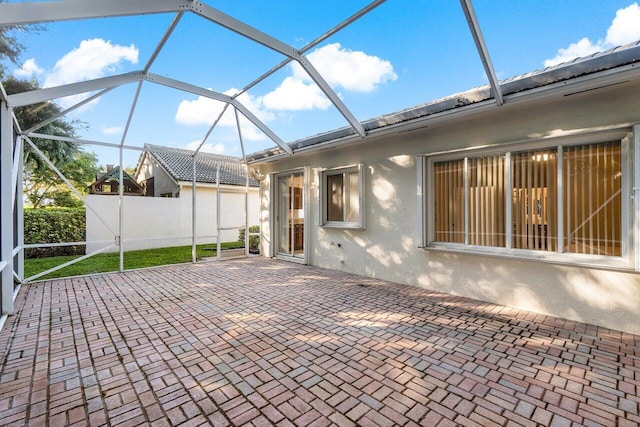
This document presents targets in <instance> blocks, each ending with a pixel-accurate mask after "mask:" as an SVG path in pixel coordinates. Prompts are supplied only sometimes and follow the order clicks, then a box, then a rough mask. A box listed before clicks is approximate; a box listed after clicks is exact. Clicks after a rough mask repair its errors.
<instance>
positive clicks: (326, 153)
mask: <svg viewBox="0 0 640 427" xmlns="http://www.w3.org/2000/svg"><path fill="white" fill-rule="evenodd" d="M500 87H501V89H502V92H503V94H504V104H502V105H500V104H499V103H498V102H496V100H495V99H494V97H493V94H492V91H491V89H490V88H489V87H488V86H485V87H480V88H476V89H473V90H470V91H468V92H464V93H460V94H457V95H453V96H450V97H447V98H444V99H441V100H437V101H434V102H430V103H428V104H424V105H421V106H418V107H415V108H411V109H407V110H405V111H401V112H398V113H394V114H390V115H388V116H383V117H380V118H377V119H374V120H370V121H367V122H364V123H363V126H364V128H365V130H366V131H367V134H368V137H367V138H366V139H362V138H360V137H359V136H358V135H357V134H356V133H355V132H354V131H353V130H352V129H351V128H344V129H339V130H336V131H333V132H329V133H326V134H322V135H317V136H313V137H310V138H308V139H303V140H300V141H297V142H295V143H291V144H290V146H291V148H292V149H293V150H294V155H293V156H289V155H287V154H286V153H284V151H283V150H281V149H279V148H275V149H272V150H267V151H263V152H260V153H256V154H253V155H251V156H249V159H248V161H249V164H250V165H253V166H256V167H259V168H260V169H261V173H262V174H263V175H264V179H263V180H262V184H261V185H262V203H261V207H262V209H263V211H262V213H261V218H263V223H262V233H263V236H262V237H263V238H262V251H263V253H264V254H265V255H266V256H274V257H279V258H282V259H287V260H291V261H296V262H301V263H308V264H311V265H316V266H320V267H325V268H332V269H337V270H343V271H347V272H352V273H357V274H362V275H367V276H372V277H376V278H381V279H386V280H391V281H394V282H400V283H406V284H411V285H415V286H420V287H424V288H429V289H433V290H435V291H442V292H448V293H452V294H456V295H461V296H466V297H471V298H475V299H479V300H484V301H490V302H495V303H499V304H504V305H507V306H510V307H514V308H516V309H525V310H532V311H534V312H538V313H548V314H552V315H556V316H560V317H562V318H567V319H570V320H572V321H578V322H587V323H593V324H597V325H603V326H605V327H609V328H614V329H618V330H623V331H629V332H633V333H636V334H638V333H640V274H639V273H640V194H638V193H637V191H638V189H640V44H638V43H635V44H632V45H628V46H625V47H622V48H617V49H614V50H611V51H608V52H603V53H599V54H595V55H592V56H590V57H587V58H582V59H579V60H575V61H572V62H571V63H567V64H561V65H559V66H555V67H550V68H547V69H544V70H541V71H535V72H532V73H529V74H526V75H523V76H519V77H515V78H512V79H508V80H505V81H502V82H500ZM636 195H637V196H638V197H634V196H636ZM434 298H436V299H437V296H434ZM451 309H456V306H451ZM457 309H459V310H467V308H466V307H465V305H464V302H463V301H461V303H460V306H457ZM488 310H492V308H491V307H490V306H488ZM478 327H479V328H482V325H478ZM549 327H552V325H549Z"/></svg>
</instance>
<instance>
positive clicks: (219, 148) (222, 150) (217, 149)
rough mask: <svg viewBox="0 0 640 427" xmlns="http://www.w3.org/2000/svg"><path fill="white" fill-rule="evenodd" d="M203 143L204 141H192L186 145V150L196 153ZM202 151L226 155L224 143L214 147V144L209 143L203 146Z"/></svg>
mask: <svg viewBox="0 0 640 427" xmlns="http://www.w3.org/2000/svg"><path fill="white" fill-rule="evenodd" d="M201 143H202V141H200V140H196V141H191V142H190V143H188V144H187V145H185V147H184V148H186V149H187V150H193V151H195V150H196V149H197V148H198V147H199V146H200V144H201ZM200 151H202V152H204V153H214V154H224V153H225V151H226V147H225V146H224V144H222V143H218V144H216V145H213V144H212V143H210V142H207V143H205V144H204V145H203V146H202V148H201V149H200Z"/></svg>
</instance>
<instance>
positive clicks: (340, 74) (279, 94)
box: [176, 43, 398, 140]
mask: <svg viewBox="0 0 640 427" xmlns="http://www.w3.org/2000/svg"><path fill="white" fill-rule="evenodd" d="M307 58H308V59H309V61H310V62H311V63H312V64H313V65H314V67H315V68H316V69H317V70H318V72H319V73H320V74H321V75H322V77H323V78H324V79H325V80H326V81H327V83H328V84H329V85H330V86H331V87H332V88H334V90H338V89H342V90H345V91H351V92H371V91H374V90H376V89H377V88H378V87H379V86H380V85H381V84H384V83H386V82H388V81H393V80H396V79H397V78H398V75H397V74H396V73H395V72H394V71H393V66H392V65H391V63H390V62H389V61H386V60H383V59H381V58H378V57H377V56H372V55H367V54H366V53H364V52H361V51H352V50H349V49H345V48H343V47H342V46H341V45H340V44H339V43H333V44H329V45H326V46H323V47H321V48H319V49H316V50H314V51H313V52H311V53H309V55H308V56H307ZM290 70H291V75H290V76H287V77H285V78H284V80H283V81H282V82H281V83H280V84H279V85H278V87H276V88H275V89H274V90H272V91H271V92H268V93H267V94H265V95H264V96H259V97H254V96H250V95H249V94H248V93H244V94H242V95H241V96H240V97H239V98H238V100H239V101H240V102H241V103H242V104H244V105H245V106H246V107H247V108H248V109H249V110H250V111H251V112H253V113H254V114H255V115H256V116H257V117H258V118H259V119H260V120H262V122H263V123H265V124H268V122H270V121H272V120H273V119H274V118H275V115H274V113H273V112H274V111H301V110H313V109H319V110H326V109H328V108H329V107H331V102H330V101H329V99H327V97H326V96H325V94H324V93H323V92H322V91H321V90H320V88H319V87H318V86H317V85H316V84H315V83H314V82H313V80H312V79H311V78H310V77H309V76H308V75H307V73H306V72H305V71H304V69H303V68H302V67H301V66H300V65H299V64H297V63H292V65H291V68H290ZM236 92H237V90H236V89H229V90H228V91H226V92H225V93H226V94H228V95H232V94H234V93H236ZM223 106H224V104H223V103H221V102H217V101H213V100H210V99H207V98H203V97H198V98H197V99H195V100H191V101H189V100H184V101H182V102H181V103H180V105H179V106H178V111H177V113H176V121H177V122H178V123H182V124H185V125H192V126H194V125H211V124H212V123H213V121H214V120H215V119H216V117H218V115H219V114H220V112H221V111H222V108H223ZM235 125H236V123H235V118H234V117H233V112H232V110H230V109H229V110H227V112H226V113H225V115H224V116H223V117H222V119H221V120H220V122H219V126H234V127H235ZM241 125H242V136H243V138H245V139H247V140H263V139H264V135H263V134H262V133H261V132H258V130H257V129H256V128H255V126H253V125H249V122H248V120H246V119H245V118H241Z"/></svg>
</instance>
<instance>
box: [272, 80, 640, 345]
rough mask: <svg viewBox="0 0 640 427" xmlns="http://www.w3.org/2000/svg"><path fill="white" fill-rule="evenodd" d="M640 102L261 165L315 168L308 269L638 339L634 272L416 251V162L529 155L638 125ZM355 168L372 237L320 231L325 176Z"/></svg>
mask: <svg viewBox="0 0 640 427" xmlns="http://www.w3.org/2000/svg"><path fill="white" fill-rule="evenodd" d="M638 93H640V85H638V84H637V83H636V84H633V85H631V84H627V85H626V86H620V87H616V88H608V89H604V90H597V91H591V92H586V93H583V94H575V95H572V96H570V97H562V96H559V97H557V98H555V99H551V100H545V101H544V102H540V103H539V104H538V105H535V106H527V107H524V106H522V105H521V106H509V105H507V104H505V105H504V106H503V107H501V108H500V109H499V110H498V111H497V112H491V113H483V114H476V115H473V116H470V117H466V118H461V119H455V120H450V121H448V122H441V123H440V124H434V123H432V124H429V126H428V127H424V128H422V129H417V130H414V131H410V132H402V133H393V134H388V135H385V136H379V137H369V138H367V139H365V140H363V142H362V143H361V144H351V145H349V144H345V145H342V146H340V147H337V148H335V149H324V150H322V151H315V152H312V153H309V154H297V155H294V156H293V157H290V158H283V159H282V160H278V161H274V162H272V163H265V164H262V165H260V166H261V171H262V173H263V174H269V173H275V172H279V171H287V170H292V169H295V168H300V167H304V166H308V167H310V168H311V176H310V183H311V184H310V188H309V190H310V212H307V213H305V218H307V219H308V223H307V227H306V229H305V234H307V236H308V239H309V240H308V241H309V244H308V246H307V247H306V251H307V252H308V255H309V263H310V264H312V265H316V266H320V267H325V268H330V269H335V270H343V271H347V272H352V273H356V274H361V275H365V276H371V277H376V278H381V279H386V280H390V281H394V282H398V283H405V284H409V285H414V286H420V287H424V288H428V289H432V290H436V291H441V292H447V293H451V294H456V295H462V296H467V297H470V298H474V299H478V300H483V301H490V302H495V303H498V304H503V305H506V306H510V307H515V308H519V309H525V310H531V311H535V312H538V313H546V314H552V315H555V316H559V317H562V318H568V319H571V320H576V321H581V322H587V323H593V324H597V325H603V326H606V327H610V328H614V329H618V330H623V331H629V332H633V333H636V334H638V333H640V275H639V274H638V273H636V272H631V271H629V272H625V271H613V270H606V269H598V268H590V267H585V266H568V265H559V264H551V263H548V262H546V263H545V262H539V261H534V260H515V259H507V258H500V257H490V256H485V255H470V254H460V253H450V252H449V253H443V252H435V251H428V250H424V249H421V248H418V244H419V239H418V227H417V223H418V214H417V211H418V210H417V166H416V156H417V155H420V154H429V153H434V152H441V151H446V150H452V149H459V148H465V147H474V146H484V145H488V144H502V143H504V144H507V143H513V142H517V141H524V142H522V148H523V149H526V148H527V142H526V141H528V140H536V139H540V138H548V137H553V136H556V135H561V134H566V133H568V132H578V131H579V132H584V131H587V130H589V129H595V128H598V127H606V126H614V125H617V124H621V123H625V124H630V123H635V122H640V96H638ZM357 163H363V164H364V165H365V169H366V177H365V179H366V181H365V196H366V202H365V209H366V210H365V212H366V229H365V230H345V229H332V228H323V227H319V225H318V218H319V215H318V210H319V203H318V197H319V196H318V184H319V182H318V179H319V171H320V170H321V169H322V168H335V167H341V166H347V165H353V164H357ZM262 185H263V191H262V195H263V196H262V197H263V202H262V213H261V218H262V221H263V224H262V231H263V234H264V235H263V239H262V242H263V248H262V250H263V253H265V254H273V252H272V250H273V248H272V247H271V236H270V235H269V230H270V229H269V224H270V222H271V219H270V216H269V215H270V211H269V206H270V205H271V204H272V203H274V202H273V201H270V200H268V199H267V198H268V197H270V188H269V187H270V183H269V180H264V181H263V183H262ZM638 234H640V230H637V231H636V236H637V237H640V236H638ZM332 242H335V243H340V246H338V245H335V244H332ZM269 251H271V252H269Z"/></svg>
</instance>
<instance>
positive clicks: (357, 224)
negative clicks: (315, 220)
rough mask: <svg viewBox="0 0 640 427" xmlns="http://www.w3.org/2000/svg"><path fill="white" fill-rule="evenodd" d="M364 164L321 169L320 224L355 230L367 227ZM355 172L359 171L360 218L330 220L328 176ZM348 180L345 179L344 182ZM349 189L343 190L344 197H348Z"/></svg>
mask: <svg viewBox="0 0 640 427" xmlns="http://www.w3.org/2000/svg"><path fill="white" fill-rule="evenodd" d="M364 171H365V168H364V164H362V163H359V164H357V165H351V166H343V167H338V168H333V169H323V170H321V171H320V180H319V181H320V191H319V192H318V193H319V197H320V200H319V207H320V209H319V210H318V211H319V212H320V226H321V227H326V228H347V229H355V230H364V229H365V198H364V188H365V187H364V180H365V178H364V175H365V174H364ZM353 172H357V173H358V220H357V221H349V222H347V221H329V220H328V219H327V208H328V204H327V196H328V194H327V188H328V185H327V177H329V176H332V175H344V174H350V173H353ZM345 182H348V180H343V183H345ZM347 195H348V194H347V191H343V197H347ZM345 206H346V205H345Z"/></svg>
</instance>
